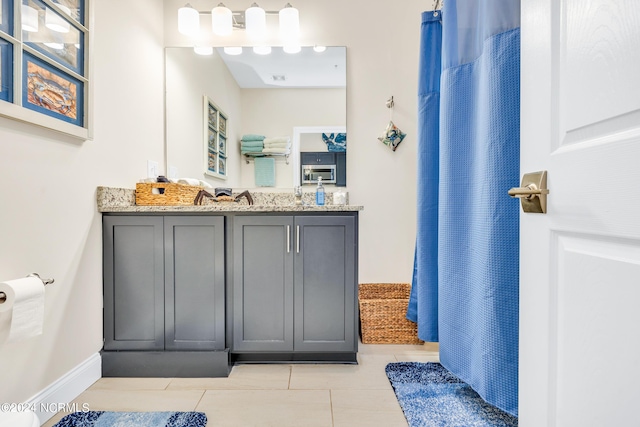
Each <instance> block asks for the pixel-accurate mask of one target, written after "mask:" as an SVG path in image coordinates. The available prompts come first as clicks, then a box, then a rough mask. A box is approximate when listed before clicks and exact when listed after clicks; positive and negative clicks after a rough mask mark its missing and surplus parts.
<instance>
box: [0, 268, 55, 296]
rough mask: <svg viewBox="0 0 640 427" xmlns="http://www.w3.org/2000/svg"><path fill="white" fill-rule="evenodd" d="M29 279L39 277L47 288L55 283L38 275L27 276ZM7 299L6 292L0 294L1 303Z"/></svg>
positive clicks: (53, 280)
mask: <svg viewBox="0 0 640 427" xmlns="http://www.w3.org/2000/svg"><path fill="white" fill-rule="evenodd" d="M27 277H37V278H38V279H40V280H42V283H44V285H45V286H46V285H50V284H52V283H53V282H55V279H43V278H42V277H40V275H39V274H38V273H31V274H27ZM6 299H7V296H6V295H5V294H4V292H0V303H3V302H4V301H5V300H6Z"/></svg>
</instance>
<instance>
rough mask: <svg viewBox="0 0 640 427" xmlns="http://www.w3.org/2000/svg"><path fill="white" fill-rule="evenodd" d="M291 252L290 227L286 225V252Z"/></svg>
mask: <svg viewBox="0 0 640 427" xmlns="http://www.w3.org/2000/svg"><path fill="white" fill-rule="evenodd" d="M289 252H291V227H290V226H288V225H287V253H289Z"/></svg>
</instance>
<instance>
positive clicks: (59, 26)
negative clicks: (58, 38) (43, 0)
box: [44, 3, 71, 33]
mask: <svg viewBox="0 0 640 427" xmlns="http://www.w3.org/2000/svg"><path fill="white" fill-rule="evenodd" d="M56 6H58V7H59V8H60V9H62V11H63V12H64V13H66V14H67V15H69V16H71V10H70V9H69V8H68V7H67V6H64V5H61V4H57V3H56ZM44 25H45V26H46V27H47V28H48V29H50V30H52V31H56V32H58V33H68V32H69V28H70V24H69V22H68V21H67V20H65V19H63V18H62V17H61V16H60V15H58V14H57V13H56V12H54V11H53V10H52V9H49V8H47V9H46V10H45V12H44Z"/></svg>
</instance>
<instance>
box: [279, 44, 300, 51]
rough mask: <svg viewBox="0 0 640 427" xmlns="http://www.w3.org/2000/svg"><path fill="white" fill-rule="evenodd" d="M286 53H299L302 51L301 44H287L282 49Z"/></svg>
mask: <svg viewBox="0 0 640 427" xmlns="http://www.w3.org/2000/svg"><path fill="white" fill-rule="evenodd" d="M282 50H283V51H284V52H285V53H298V52H300V51H301V50H302V47H300V45H299V44H286V45H284V46H283V47H282Z"/></svg>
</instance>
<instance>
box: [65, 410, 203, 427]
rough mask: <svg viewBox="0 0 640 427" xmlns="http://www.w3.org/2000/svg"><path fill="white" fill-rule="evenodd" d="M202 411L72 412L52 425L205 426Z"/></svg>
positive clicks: (118, 426)
mask: <svg viewBox="0 0 640 427" xmlns="http://www.w3.org/2000/svg"><path fill="white" fill-rule="evenodd" d="M206 425H207V416H206V415H205V414H204V413H202V412H110V411H88V412H74V413H73V414H69V415H67V416H65V417H64V418H63V419H61V420H60V421H58V423H57V424H56V425H55V426H53V427H140V426H145V427H205V426H206Z"/></svg>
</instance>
